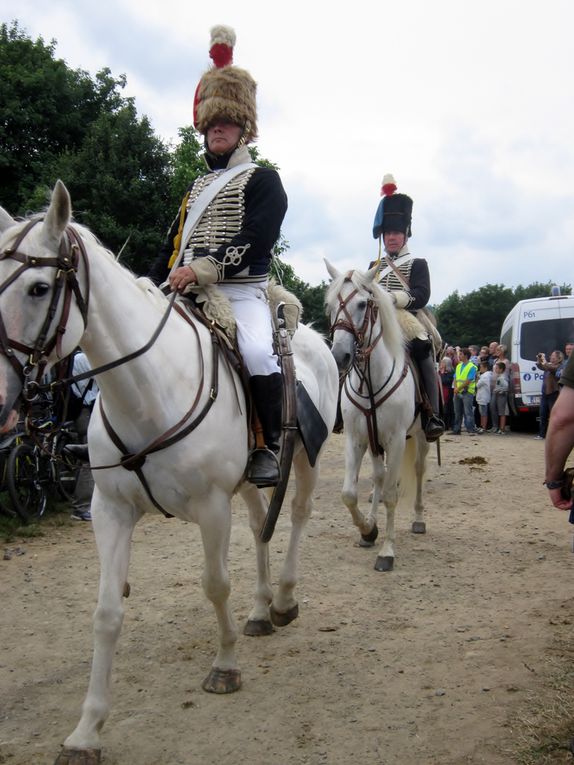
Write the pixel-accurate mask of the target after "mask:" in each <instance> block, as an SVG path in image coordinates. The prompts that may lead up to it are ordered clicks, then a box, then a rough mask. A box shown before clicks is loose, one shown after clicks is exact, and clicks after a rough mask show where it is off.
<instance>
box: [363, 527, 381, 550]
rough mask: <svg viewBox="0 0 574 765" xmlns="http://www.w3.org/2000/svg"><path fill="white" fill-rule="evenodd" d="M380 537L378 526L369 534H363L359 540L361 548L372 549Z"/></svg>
mask: <svg viewBox="0 0 574 765" xmlns="http://www.w3.org/2000/svg"><path fill="white" fill-rule="evenodd" d="M378 536H379V529H378V528H377V524H376V523H375V525H374V526H373V528H372V529H371V530H370V531H369V533H368V534H361V538H360V539H359V547H372V546H373V545H374V544H375V539H376V538H377V537H378Z"/></svg>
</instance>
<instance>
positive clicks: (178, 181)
mask: <svg viewBox="0 0 574 765" xmlns="http://www.w3.org/2000/svg"><path fill="white" fill-rule="evenodd" d="M178 134H179V138H180V142H179V144H178V145H177V146H176V148H175V150H173V151H172V155H171V181H170V192H171V193H170V197H171V199H170V207H171V209H172V210H174V211H175V210H177V208H178V206H179V205H180V204H181V200H182V199H183V197H184V195H185V193H186V191H187V189H188V188H189V186H190V185H191V184H192V183H193V181H195V179H196V178H198V177H199V176H200V175H202V174H203V173H205V171H206V167H207V166H206V164H205V161H204V159H203V155H202V150H203V147H202V145H201V143H200V138H199V134H198V133H197V131H196V130H195V129H194V128H193V127H192V126H191V125H188V126H187V127H183V128H180V129H179V131H178Z"/></svg>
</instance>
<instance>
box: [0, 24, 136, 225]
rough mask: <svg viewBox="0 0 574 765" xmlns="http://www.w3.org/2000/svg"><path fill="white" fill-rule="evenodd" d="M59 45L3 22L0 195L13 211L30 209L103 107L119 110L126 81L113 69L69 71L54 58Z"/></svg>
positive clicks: (0, 41) (0, 44) (0, 28)
mask: <svg viewBox="0 0 574 765" xmlns="http://www.w3.org/2000/svg"><path fill="white" fill-rule="evenodd" d="M55 45H56V43H55V41H52V42H51V43H49V44H46V43H45V42H44V41H43V39H42V38H41V37H40V38H38V39H37V40H36V41H32V40H31V39H30V38H29V37H28V36H27V35H26V33H25V32H24V31H23V30H21V29H20V27H19V26H18V23H17V22H13V23H12V24H11V25H10V26H8V25H7V24H2V25H1V26H0V88H1V93H2V98H0V145H1V146H2V152H1V153H0V199H1V201H2V204H3V206H5V207H6V208H7V209H8V210H9V211H10V212H11V213H12V214H25V213H26V212H27V206H28V202H29V200H30V198H31V197H33V195H34V192H35V190H36V187H37V186H38V184H41V183H48V182H49V179H50V178H51V173H52V172H53V163H54V160H55V159H56V158H57V157H58V156H59V155H60V154H61V153H62V152H64V151H73V150H74V149H75V148H77V147H79V146H81V144H82V142H83V140H84V137H85V135H86V133H87V131H88V130H89V128H90V125H91V124H92V122H93V121H94V120H95V119H96V118H97V116H98V115H99V114H100V113H101V111H102V110H108V111H109V110H113V109H114V108H117V106H118V102H119V101H120V100H121V98H120V96H119V94H118V92H117V87H118V86H119V87H123V86H124V85H125V77H122V78H119V79H118V80H114V79H113V78H111V77H110V75H109V71H108V70H104V71H102V72H100V73H99V74H98V75H97V77H96V80H95V81H93V80H92V79H91V77H90V76H89V74H88V73H87V72H84V71H82V70H80V69H78V70H72V69H70V68H69V67H68V66H67V65H66V63H65V62H64V61H62V60H60V59H56V58H55ZM50 183H51V180H50Z"/></svg>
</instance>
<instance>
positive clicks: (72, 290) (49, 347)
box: [0, 218, 90, 404]
mask: <svg viewBox="0 0 574 765" xmlns="http://www.w3.org/2000/svg"><path fill="white" fill-rule="evenodd" d="M41 221H42V218H35V219H33V220H30V221H28V223H26V225H25V226H24V227H23V228H22V230H21V231H20V232H19V233H18V235H17V237H16V239H15V240H14V243H13V244H12V245H11V246H9V247H6V248H4V250H2V251H1V252H0V260H7V259H11V260H15V261H17V262H18V263H20V264H21V265H20V267H19V268H17V269H16V270H15V271H14V272H13V273H12V274H11V275H10V276H9V277H8V278H7V279H5V280H4V281H3V282H2V283H1V284H0V294H2V293H3V292H4V291H5V290H6V289H7V288H8V287H9V286H10V285H11V284H13V283H14V282H15V281H16V280H17V279H18V278H19V277H20V276H21V275H22V274H23V273H24V272H25V271H27V270H29V269H31V268H46V267H50V268H55V269H56V278H55V280H54V283H53V288H52V296H51V299H50V303H49V305H48V309H47V311H46V316H45V317H44V321H43V322H42V326H41V327H40V331H39V332H38V335H37V337H36V339H35V340H34V342H33V344H32V345H26V344H24V343H21V342H19V341H18V340H14V339H13V338H10V337H9V336H8V332H7V330H6V325H5V324H4V319H3V317H2V315H1V314H0V354H2V355H4V356H6V358H7V359H8V361H9V362H10V364H11V365H12V367H13V369H14V371H15V372H16V374H17V375H18V378H19V379H20V381H21V382H22V398H23V399H24V401H25V402H26V403H27V404H30V403H31V402H32V401H34V400H35V399H36V398H37V397H38V395H39V392H40V390H41V388H42V385H41V380H42V376H43V374H44V371H45V368H46V365H47V363H48V356H49V355H50V354H51V353H52V351H53V350H54V349H56V352H57V354H58V356H60V357H61V356H62V340H63V337H64V335H65V333H66V329H67V325H68V319H69V317H70V308H71V305H72V298H75V301H76V305H77V307H78V309H79V311H80V314H81V316H82V321H83V322H84V329H85V328H86V326H87V320H88V300H89V292H90V284H89V281H90V280H89V265H88V258H87V254H86V248H85V246H84V243H83V241H82V239H81V237H80V236H79V235H78V233H77V232H76V231H75V230H74V229H73V228H72V227H70V226H68V227H67V228H66V230H65V232H64V235H63V236H62V238H61V241H60V246H59V248H58V254H57V255H56V256H53V257H35V256H33V255H27V254H26V253H24V252H21V251H20V249H19V248H20V246H21V244H22V242H23V240H24V239H25V238H26V236H27V235H28V234H29V232H30V231H31V230H32V229H33V228H34V226H35V225H36V224H38V223H40V222H41ZM80 263H82V265H83V266H84V267H85V272H86V296H85V297H84V295H83V294H82V290H81V288H80V284H79V282H78V268H79V265H80ZM62 294H63V299H62V308H61V311H60V316H59V318H58V321H57V324H56V327H55V329H54V332H53V334H52V335H51V336H50V337H48V332H49V330H50V327H51V326H52V324H53V322H54V318H55V315H56V311H57V308H58V302H59V301H60V297H61V296H62ZM15 351H19V352H21V353H24V354H26V356H27V357H28V358H27V361H26V362H25V363H22V362H21V361H20V359H19V358H18V356H17V355H16V353H15Z"/></svg>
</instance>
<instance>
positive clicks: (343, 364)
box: [337, 353, 351, 370]
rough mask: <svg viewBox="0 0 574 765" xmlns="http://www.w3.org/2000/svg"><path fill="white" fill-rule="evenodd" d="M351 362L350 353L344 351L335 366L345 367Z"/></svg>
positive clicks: (340, 368)
mask: <svg viewBox="0 0 574 765" xmlns="http://www.w3.org/2000/svg"><path fill="white" fill-rule="evenodd" d="M350 362H351V354H350V353H344V354H343V355H342V356H340V357H339V358H338V359H337V367H338V368H339V370H342V369H347V367H348V366H349V364H350Z"/></svg>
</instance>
